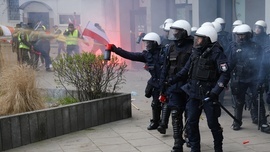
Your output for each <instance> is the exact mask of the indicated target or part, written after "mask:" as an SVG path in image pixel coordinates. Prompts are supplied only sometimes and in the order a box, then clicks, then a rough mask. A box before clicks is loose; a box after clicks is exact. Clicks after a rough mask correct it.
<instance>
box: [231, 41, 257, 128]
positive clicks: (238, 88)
mask: <svg viewBox="0 0 270 152" xmlns="http://www.w3.org/2000/svg"><path fill="white" fill-rule="evenodd" d="M261 59H262V48H261V47H260V46H259V45H258V44H256V43H254V42H252V41H251V40H247V42H244V43H243V44H239V43H235V44H234V45H233V46H232V51H231V54H230V57H229V62H230V67H231V69H232V72H231V85H230V86H231V93H232V95H233V97H234V99H235V105H234V106H235V108H234V112H235V114H234V115H235V117H236V118H237V119H238V120H239V121H242V114H243V107H244V105H245V103H246V104H247V107H248V108H252V109H253V107H256V106H257V105H258V103H257V96H258V94H257V79H258V73H259V69H260V62H261ZM248 89H249V94H250V95H249V100H247V101H248V102H246V99H245V97H246V95H247V90H248ZM251 111H252V110H251ZM251 117H252V120H253V122H255V123H256V120H255V119H256V118H258V116H257V114H254V113H253V112H251ZM241 125H242V124H238V123H237V122H234V123H233V125H232V128H233V129H234V130H239V129H240V126H241Z"/></svg>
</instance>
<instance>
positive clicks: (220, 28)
mask: <svg viewBox="0 0 270 152" xmlns="http://www.w3.org/2000/svg"><path fill="white" fill-rule="evenodd" d="M212 24H213V25H214V28H215V29H216V31H217V32H221V31H222V27H221V25H220V23H218V22H212Z"/></svg>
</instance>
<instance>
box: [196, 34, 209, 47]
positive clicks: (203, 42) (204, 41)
mask: <svg viewBox="0 0 270 152" xmlns="http://www.w3.org/2000/svg"><path fill="white" fill-rule="evenodd" d="M208 43H210V39H209V38H208V37H206V36H199V35H195V36H194V43H193V47H194V48H196V49H201V48H204V47H205V46H207V45H208Z"/></svg>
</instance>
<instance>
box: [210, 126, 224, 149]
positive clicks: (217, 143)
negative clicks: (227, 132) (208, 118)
mask: <svg viewBox="0 0 270 152" xmlns="http://www.w3.org/2000/svg"><path fill="white" fill-rule="evenodd" d="M222 133H223V129H222V128H221V127H220V129H219V130H217V131H212V135H213V138H214V149H215V152H223V149H222V145H223V143H222V142H223V134H222Z"/></svg>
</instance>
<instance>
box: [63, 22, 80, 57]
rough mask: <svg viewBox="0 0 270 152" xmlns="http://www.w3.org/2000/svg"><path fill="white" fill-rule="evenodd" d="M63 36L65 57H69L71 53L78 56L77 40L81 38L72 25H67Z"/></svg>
mask: <svg viewBox="0 0 270 152" xmlns="http://www.w3.org/2000/svg"><path fill="white" fill-rule="evenodd" d="M63 35H64V36H66V44H67V55H71V54H72V52H74V53H75V54H79V53H80V52H79V46H78V39H79V38H81V34H80V32H79V31H78V30H77V29H75V28H74V24H72V23H69V24H68V29H66V30H65V32H64V34H63Z"/></svg>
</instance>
